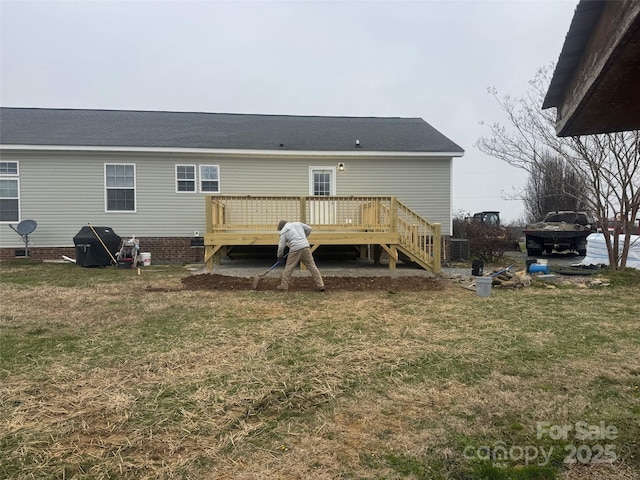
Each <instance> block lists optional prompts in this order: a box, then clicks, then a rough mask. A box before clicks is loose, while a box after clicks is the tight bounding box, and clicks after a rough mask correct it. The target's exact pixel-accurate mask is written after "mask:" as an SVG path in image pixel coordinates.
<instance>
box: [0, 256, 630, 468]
mask: <svg viewBox="0 0 640 480" xmlns="http://www.w3.org/2000/svg"><path fill="white" fill-rule="evenodd" d="M42 268H44V269H53V270H54V271H53V273H52V272H45V273H44V274H43V272H42V271H41V270H39V269H42ZM130 273H131V272H126V271H117V270H93V271H91V272H87V271H86V270H85V269H77V268H74V267H71V266H43V267H36V266H29V265H27V266H17V267H13V266H12V267H11V269H7V270H5V269H3V275H2V281H1V282H0V294H1V295H2V312H1V315H0V333H1V335H2V337H1V338H2V344H1V346H2V349H1V350H0V361H1V362H2V363H1V366H0V382H1V383H0V477H2V478H11V479H30V478H42V479H44V478H82V479H94V478H95V479H98V478H131V479H134V478H135V479H156V478H164V479H187V478H193V479H195V478H197V479H208V478H210V479H220V478H233V479H239V478H241V479H264V478H282V479H285V478H314V479H335V478H356V479H364V478H388V479H391V478H416V479H417V478H425V479H427V478H428V479H448V478H451V479H454V478H455V479H463V478H464V479H473V478H478V479H480V478H487V479H489V478H495V479H506V478H525V479H529V478H531V479H534V478H536V479H546V478H558V479H561V478H562V479H567V480H590V479H595V478H599V479H601V478H602V479H612V480H614V479H615V480H629V479H632V478H638V474H637V472H638V469H639V468H640V452H639V447H638V444H637V438H638V436H639V435H640V426H639V425H638V421H637V419H638V415H639V414H640V397H639V395H640V394H639V391H638V386H639V385H640V379H639V374H640V367H638V366H639V365H640V349H639V348H638V344H639V341H640V325H639V324H638V322H637V305H638V300H639V299H640V291H639V290H640V289H638V288H637V286H636V287H633V286H631V287H617V288H615V289H611V288H610V289H604V288H601V289H588V290H585V289H577V288H575V289H557V290H553V291H549V290H545V289H539V288H530V289H527V290H517V291H502V292H495V293H494V295H493V296H492V297H491V298H489V299H481V298H478V297H476V296H475V295H474V294H473V293H471V292H468V291H466V290H463V289H460V288H459V287H456V286H453V285H452V286H450V287H448V288H447V289H445V290H444V291H437V292H410V293H402V292H401V293H396V294H391V293H385V292H375V293H369V292H331V293H330V294H329V295H319V294H316V293H296V294H289V295H276V294H274V293H273V292H219V291H215V292H206V291H205V292H203V291H198V292H192V291H182V290H180V288H181V286H180V285H181V284H180V278H181V276H182V275H183V274H186V272H183V271H182V270H181V269H179V268H178V267H165V268H164V269H161V268H158V269H153V268H152V269H151V270H145V274H144V275H142V276H141V277H138V276H135V275H131V274H130ZM74 275H76V276H80V277H79V278H78V279H77V281H76V282H73V281H72V277H73V276H74ZM93 277H99V278H93ZM43 278H44V280H43ZM18 279H19V280H18ZM30 279H31V280H30ZM543 421H546V422H550V423H551V424H553V425H564V424H575V423H576V422H578V421H586V422H588V423H589V424H599V422H601V421H604V422H606V424H607V425H614V426H616V427H617V429H618V435H617V437H616V438H615V439H614V440H612V441H610V442H609V443H612V444H614V445H615V452H616V454H617V455H618V459H617V460H616V461H615V462H614V463H613V464H595V463H590V464H588V465H580V466H575V467H572V468H569V467H567V466H566V465H564V464H563V462H562V460H563V458H564V456H565V455H566V452H565V451H564V447H565V446H566V445H567V444H568V443H576V444H577V443H580V444H588V445H589V446H590V447H591V446H594V445H595V444H596V443H602V442H596V441H580V442H577V440H576V439H575V438H572V437H569V439H568V440H567V441H553V440H550V439H549V438H542V439H537V438H536V424H537V422H543ZM496 442H503V443H504V444H506V445H508V446H522V447H525V446H528V445H532V446H536V447H537V446H543V447H545V448H548V447H554V449H555V452H556V453H555V455H554V457H553V459H552V462H551V465H550V467H548V468H546V469H545V468H538V467H535V468H534V469H533V470H529V469H526V468H523V467H524V466H525V465H524V463H525V462H523V461H522V460H518V459H515V460H513V459H510V461H509V462H507V466H506V467H505V468H502V467H499V468H494V465H493V464H494V462H493V461H491V460H489V461H485V462H482V461H480V460H479V459H478V458H467V456H465V454H464V452H465V448H466V447H469V446H473V447H478V446H483V445H489V446H492V445H495V444H496ZM518 475H520V476H518Z"/></svg>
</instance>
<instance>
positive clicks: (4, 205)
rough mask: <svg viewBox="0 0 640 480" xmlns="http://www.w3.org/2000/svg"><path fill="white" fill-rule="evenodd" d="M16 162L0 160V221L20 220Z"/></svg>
mask: <svg viewBox="0 0 640 480" xmlns="http://www.w3.org/2000/svg"><path fill="white" fill-rule="evenodd" d="M17 176H18V162H0V222H19V221H20V181H19V179H18V178H16V177H17Z"/></svg>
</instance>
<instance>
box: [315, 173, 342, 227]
mask: <svg viewBox="0 0 640 480" xmlns="http://www.w3.org/2000/svg"><path fill="white" fill-rule="evenodd" d="M335 194H336V169H335V167H310V168H309V195H313V196H316V197H329V196H332V195H335ZM309 214H310V218H309V220H310V223H311V224H313V225H330V224H333V223H335V217H336V205H335V202H334V201H332V200H329V199H328V198H325V199H321V198H318V199H317V200H316V199H314V200H311V201H310V202H309Z"/></svg>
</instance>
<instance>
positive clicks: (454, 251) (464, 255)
mask: <svg viewBox="0 0 640 480" xmlns="http://www.w3.org/2000/svg"><path fill="white" fill-rule="evenodd" d="M469 258H470V253H469V240H468V239H466V238H452V239H451V260H469Z"/></svg>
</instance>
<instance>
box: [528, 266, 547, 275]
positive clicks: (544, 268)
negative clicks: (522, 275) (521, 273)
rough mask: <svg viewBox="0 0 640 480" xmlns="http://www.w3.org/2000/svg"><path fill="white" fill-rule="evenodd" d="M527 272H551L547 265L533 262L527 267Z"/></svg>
mask: <svg viewBox="0 0 640 480" xmlns="http://www.w3.org/2000/svg"><path fill="white" fill-rule="evenodd" d="M529 273H544V274H547V275H548V274H549V273H551V269H550V268H549V265H540V264H539V263H533V264H531V266H530V267H529Z"/></svg>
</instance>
